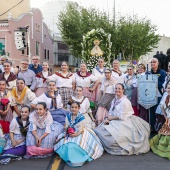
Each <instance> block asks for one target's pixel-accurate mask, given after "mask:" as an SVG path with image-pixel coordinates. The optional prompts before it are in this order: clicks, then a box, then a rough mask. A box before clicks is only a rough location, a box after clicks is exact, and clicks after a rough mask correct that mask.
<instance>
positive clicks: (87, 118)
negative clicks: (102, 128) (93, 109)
mask: <svg viewBox="0 0 170 170" xmlns="http://www.w3.org/2000/svg"><path fill="white" fill-rule="evenodd" d="M83 116H84V117H85V126H86V127H87V128H90V129H93V128H95V123H94V122H93V121H92V119H91V118H90V116H89V114H88V113H83Z"/></svg>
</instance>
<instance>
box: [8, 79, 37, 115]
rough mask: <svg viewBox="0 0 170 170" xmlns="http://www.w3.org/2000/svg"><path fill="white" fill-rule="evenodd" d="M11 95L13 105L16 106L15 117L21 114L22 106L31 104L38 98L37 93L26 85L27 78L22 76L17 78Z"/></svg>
mask: <svg viewBox="0 0 170 170" xmlns="http://www.w3.org/2000/svg"><path fill="white" fill-rule="evenodd" d="M11 97H12V102H11V106H13V108H14V112H13V117H17V116H20V113H21V108H22V106H23V105H30V103H31V101H32V100H34V99H35V98H36V96H35V93H33V92H32V91H31V90H30V89H29V88H28V87H27V86H26V85H25V80H24V79H22V78H20V79H17V86H16V87H14V88H13V89H12V91H11Z"/></svg>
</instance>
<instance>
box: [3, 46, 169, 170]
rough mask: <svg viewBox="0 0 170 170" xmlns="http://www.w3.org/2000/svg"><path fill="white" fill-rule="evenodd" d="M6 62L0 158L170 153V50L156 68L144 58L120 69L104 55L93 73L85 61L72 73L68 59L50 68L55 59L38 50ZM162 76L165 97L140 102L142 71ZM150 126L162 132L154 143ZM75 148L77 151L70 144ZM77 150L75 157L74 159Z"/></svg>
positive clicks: (73, 161)
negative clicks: (16, 61) (28, 56)
mask: <svg viewBox="0 0 170 170" xmlns="http://www.w3.org/2000/svg"><path fill="white" fill-rule="evenodd" d="M0 59H1V65H0V72H1V74H0V126H1V127H0V129H1V131H0V154H2V155H1V156H0V163H2V164H7V163H9V162H10V161H11V160H12V159H21V158H22V157H23V156H24V157H25V158H32V157H33V158H44V157H47V156H50V155H52V154H53V152H54V151H55V152H56V153H58V154H59V155H60V157H61V158H62V159H63V160H64V161H65V162H67V163H68V164H69V165H70V166H73V167H77V166H82V165H83V164H84V162H86V161H88V162H90V161H92V160H95V159H97V158H99V157H100V156H101V155H102V154H103V151H104V150H106V151H107V152H108V153H110V154H113V155H131V154H141V153H146V152H148V151H149V150H150V146H151V148H152V150H153V152H154V153H156V154H157V155H159V156H162V157H166V158H168V159H170V155H169V154H168V153H167V150H166V149H165V148H163V149H162V146H160V145H161V143H164V144H165V145H166V146H165V147H168V146H169V141H170V140H169V141H168V139H169V134H170V129H169V125H170V121H169V120H170V100H169V99H170V78H169V77H170V63H169V61H170V49H168V50H167V56H166V55H164V54H163V53H162V52H160V53H158V52H157V54H156V55H155V56H153V58H152V59H151V61H150V63H149V64H150V67H151V70H147V69H146V66H145V65H144V64H142V63H140V64H139V65H137V69H136V70H135V69H134V66H133V65H132V64H130V65H128V66H127V71H126V72H122V71H121V70H120V62H119V60H118V59H115V60H114V61H113V63H112V68H105V61H104V59H103V58H99V59H98V63H97V66H96V68H94V69H93V70H92V73H90V72H88V68H87V65H86V63H81V64H80V68H79V71H78V72H76V73H72V72H70V71H69V65H68V63H67V62H65V61H63V62H62V64H61V69H60V70H59V71H57V72H55V73H50V72H49V65H48V61H43V63H42V64H40V57H39V56H33V57H32V64H29V63H28V60H27V59H23V60H21V61H20V67H19V68H17V67H16V68H13V67H12V63H11V61H10V60H9V58H8V57H7V56H1V58H0ZM145 74H158V75H159V77H158V88H157V98H158V103H157V104H156V105H155V106H153V107H151V108H150V109H149V110H147V109H145V108H144V107H142V106H141V105H139V104H138V102H137V98H138V96H137V88H138V81H137V79H138V76H142V75H145ZM150 130H151V131H154V132H156V133H158V135H156V136H155V137H154V138H153V139H151V140H150V143H149V135H150ZM68 148H73V149H71V150H70V149H68ZM73 155H76V156H74V157H73Z"/></svg>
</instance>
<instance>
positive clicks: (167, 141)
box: [150, 84, 170, 160]
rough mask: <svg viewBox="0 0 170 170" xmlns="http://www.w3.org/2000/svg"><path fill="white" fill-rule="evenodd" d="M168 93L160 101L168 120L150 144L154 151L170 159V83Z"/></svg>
mask: <svg viewBox="0 0 170 170" xmlns="http://www.w3.org/2000/svg"><path fill="white" fill-rule="evenodd" d="M166 91H167V94H165V95H164V96H163V98H162V100H161V102H160V105H161V110H162V113H163V115H164V117H165V119H166V122H165V123H164V125H163V126H162V128H161V129H160V130H159V131H158V135H156V136H154V137H153V138H152V139H150V146H151V149H152V151H153V152H154V153H155V154H156V155H158V156H160V157H163V158H167V159H169V160H170V154H169V149H168V148H169V147H170V107H169V106H170V84H167V88H166Z"/></svg>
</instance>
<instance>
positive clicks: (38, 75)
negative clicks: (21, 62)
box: [36, 72, 52, 83]
mask: <svg viewBox="0 0 170 170" xmlns="http://www.w3.org/2000/svg"><path fill="white" fill-rule="evenodd" d="M51 75H52V74H51V73H50V72H48V77H49V76H51ZM36 77H38V78H42V79H43V83H45V81H46V78H45V77H44V75H43V73H42V72H39V73H37V74H36Z"/></svg>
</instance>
